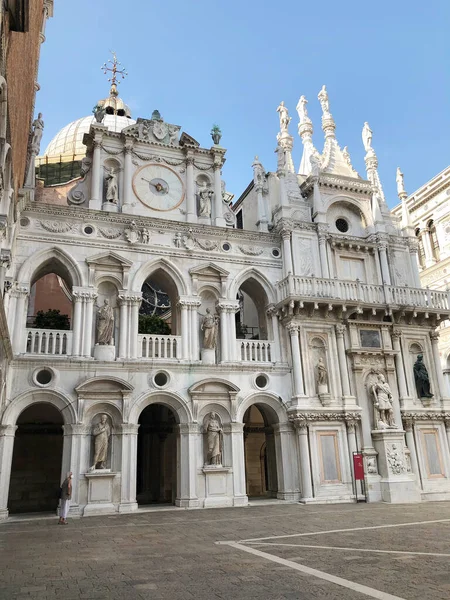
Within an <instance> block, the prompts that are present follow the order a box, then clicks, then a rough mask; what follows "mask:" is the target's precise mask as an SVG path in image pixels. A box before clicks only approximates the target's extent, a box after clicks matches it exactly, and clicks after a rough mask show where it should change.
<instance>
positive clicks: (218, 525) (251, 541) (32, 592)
mask: <svg viewBox="0 0 450 600" xmlns="http://www.w3.org/2000/svg"><path fill="white" fill-rule="evenodd" d="M449 559H450V502H439V503H428V504H420V505H402V506H392V505H383V504H372V505H363V504H359V505H336V504H335V505H322V506H321V505H309V506H303V505H299V504H285V505H284V504H265V505H261V504H260V505H257V506H251V507H248V508H233V509H215V510H202V511H200V510H191V511H187V510H181V509H174V510H170V511H155V512H139V513H137V514H134V515H132V516H110V517H90V518H85V519H79V520H72V521H70V523H69V525H67V526H65V527H63V526H59V525H57V520H56V518H55V519H41V520H25V519H21V520H17V521H15V522H12V521H10V522H8V523H4V524H2V525H0V598H1V600H3V599H8V600H9V599H15V598H21V599H22V598H33V599H37V598H45V599H50V598H55V599H56V598H64V599H65V600H72V599H78V598H80V599H81V598H83V599H95V600H101V599H111V600H113V599H120V600H122V599H123V600H134V599H139V600H140V599H151V600H166V599H167V600H191V599H200V600H203V599H204V600H213V599H216V598H222V599H235V598H242V599H247V598H255V599H258V600H266V599H267V600H269V599H270V600H294V599H305V600H309V599H313V598H314V599H316V598H324V599H325V598H326V599H327V600H330V599H336V600H363V599H364V598H379V599H380V600H395V599H404V600H416V599H417V600H419V599H420V600H424V599H427V600H428V599H429V600H444V599H445V600H448V598H450V569H449V565H450V561H449Z"/></svg>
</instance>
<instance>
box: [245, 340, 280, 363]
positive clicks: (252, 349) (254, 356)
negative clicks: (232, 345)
mask: <svg viewBox="0 0 450 600" xmlns="http://www.w3.org/2000/svg"><path fill="white" fill-rule="evenodd" d="M272 346H273V342H270V341H268V340H236V349H237V357H238V360H240V361H242V362H272Z"/></svg>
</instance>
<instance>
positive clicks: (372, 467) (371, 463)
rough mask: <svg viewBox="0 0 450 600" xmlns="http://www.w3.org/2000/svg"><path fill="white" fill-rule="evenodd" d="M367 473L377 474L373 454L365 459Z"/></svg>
mask: <svg viewBox="0 0 450 600" xmlns="http://www.w3.org/2000/svg"><path fill="white" fill-rule="evenodd" d="M367 473H369V474H370V475H377V474H378V471H377V459H376V458H375V457H374V456H371V457H370V458H368V459H367Z"/></svg>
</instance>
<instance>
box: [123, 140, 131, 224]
mask: <svg viewBox="0 0 450 600" xmlns="http://www.w3.org/2000/svg"><path fill="white" fill-rule="evenodd" d="M123 151H124V163H123V201H122V212H124V213H129V212H132V208H133V202H132V194H133V189H132V186H131V171H132V170H133V165H132V162H131V153H132V151H133V140H132V139H129V138H126V141H125V145H124V148H123Z"/></svg>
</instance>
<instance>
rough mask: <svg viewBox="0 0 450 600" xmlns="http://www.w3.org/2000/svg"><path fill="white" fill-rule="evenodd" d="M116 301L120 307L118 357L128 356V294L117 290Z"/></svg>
mask: <svg viewBox="0 0 450 600" xmlns="http://www.w3.org/2000/svg"><path fill="white" fill-rule="evenodd" d="M117 302H118V304H119V307H120V323H119V358H128V335H129V334H128V320H129V319H128V316H129V314H128V313H129V301H128V296H127V295H126V293H124V292H123V291H121V292H119V295H118V297H117Z"/></svg>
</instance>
